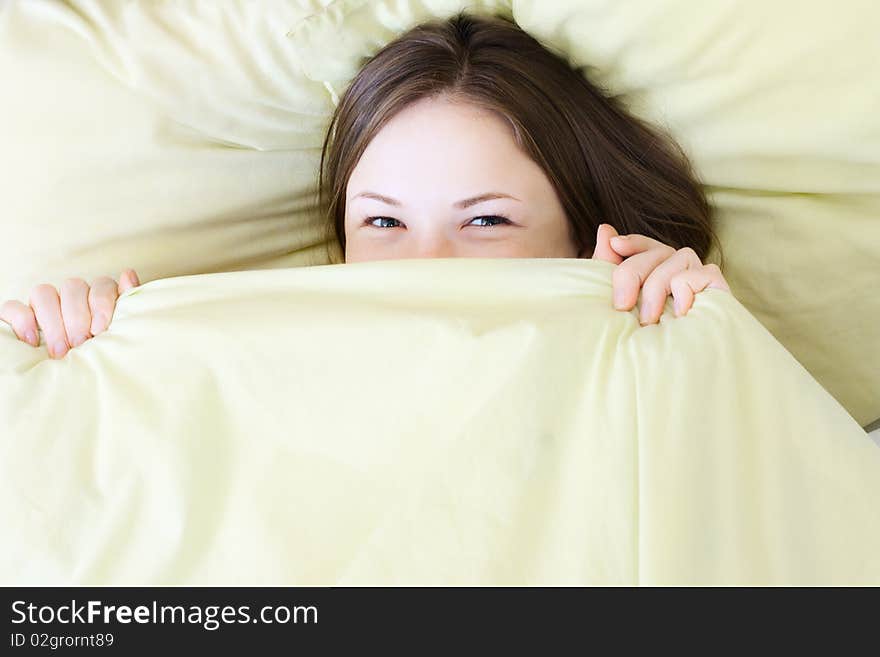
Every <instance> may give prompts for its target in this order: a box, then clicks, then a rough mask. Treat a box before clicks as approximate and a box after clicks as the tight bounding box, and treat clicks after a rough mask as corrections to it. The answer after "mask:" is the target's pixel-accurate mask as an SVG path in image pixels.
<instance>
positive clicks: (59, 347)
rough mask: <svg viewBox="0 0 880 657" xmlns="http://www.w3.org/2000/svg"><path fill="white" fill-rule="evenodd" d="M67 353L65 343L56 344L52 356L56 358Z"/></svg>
mask: <svg viewBox="0 0 880 657" xmlns="http://www.w3.org/2000/svg"><path fill="white" fill-rule="evenodd" d="M66 353H67V343H66V342H60V341H59V342H56V343H55V349H54V350H53V352H52V355H53V356H55V357H56V358H57V357H59V356H63V355H64V354H66Z"/></svg>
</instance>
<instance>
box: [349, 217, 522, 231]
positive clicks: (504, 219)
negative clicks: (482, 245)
mask: <svg viewBox="0 0 880 657" xmlns="http://www.w3.org/2000/svg"><path fill="white" fill-rule="evenodd" d="M483 219H486V220H489V221H491V222H492V223H483V224H481V225H478V227H480V228H489V227H491V226H498V225H501V224H509V223H510V220H509V219H508V218H507V217H503V216H501V215H497V214H490V215H483V216H480V217H474V218H473V219H471V221H470V222H469V224H468V225H471V224H473V222H474V221H481V220H483ZM376 221H380V222H384V221H394V222H396V224H400V222H399V221H398V220H397V219H394V218H393V217H367V218H366V219H365V220H364V223H365V224H367V225H368V226H373V227H374V228H396V227H397V226H396V225H388V224H376V223H374V222H376Z"/></svg>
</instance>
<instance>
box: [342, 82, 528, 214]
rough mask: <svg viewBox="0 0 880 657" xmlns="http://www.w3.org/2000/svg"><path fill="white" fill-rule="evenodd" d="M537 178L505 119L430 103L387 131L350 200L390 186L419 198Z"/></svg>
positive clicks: (355, 176)
mask: <svg viewBox="0 0 880 657" xmlns="http://www.w3.org/2000/svg"><path fill="white" fill-rule="evenodd" d="M535 176H543V172H542V171H541V170H540V168H539V167H538V166H537V165H536V164H535V163H534V162H533V161H532V160H531V159H530V158H529V157H528V156H526V155H525V154H524V153H523V152H522V151H521V150H520V149H519V147H518V146H517V144H516V142H515V140H514V135H513V130H512V129H511V127H510V125H509V123H508V122H507V121H506V120H504V119H503V118H502V117H501V116H499V115H498V114H496V113H495V112H491V111H488V110H485V109H483V108H480V107H477V106H475V105H472V104H467V103H462V102H459V101H456V102H449V101H444V100H434V99H431V100H423V101H419V102H418V103H415V104H413V105H411V106H409V107H407V108H405V109H404V110H402V111H401V112H399V113H398V114H397V115H395V116H394V117H393V118H392V119H391V120H390V121H389V122H388V123H387V124H386V125H385V126H383V128H382V130H380V131H379V133H378V134H377V135H376V136H375V137H374V139H373V140H372V141H371V142H370V144H368V145H367V148H366V150H365V151H364V154H363V155H362V157H361V159H360V161H359V162H358V164H357V166H356V167H355V169H354V171H353V173H352V175H351V178H350V179H349V184H348V197H349V198H351V197H352V196H354V195H355V194H358V193H359V192H360V191H363V190H364V189H371V190H372V187H375V186H379V185H380V184H388V183H392V184H394V185H395V187H403V188H406V189H411V190H419V191H420V193H423V192H424V191H427V190H426V189H422V188H433V189H436V188H437V187H441V186H448V187H452V188H455V189H457V190H461V189H462V188H480V189H482V188H483V187H486V186H496V187H497V186H499V185H502V186H503V185H510V186H518V187H522V186H523V185H526V184H527V183H528V179H530V178H534V177H535ZM372 191H379V190H372ZM380 193H381V191H380ZM476 193H481V192H480V191H478V192H476Z"/></svg>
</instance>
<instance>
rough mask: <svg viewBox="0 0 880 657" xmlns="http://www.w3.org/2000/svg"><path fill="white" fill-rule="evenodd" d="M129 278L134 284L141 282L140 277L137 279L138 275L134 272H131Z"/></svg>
mask: <svg viewBox="0 0 880 657" xmlns="http://www.w3.org/2000/svg"><path fill="white" fill-rule="evenodd" d="M131 280H132V281H133V282H134V284H135V286H138V285H140V284H141V282H140V279H138V275H137V274H136V273H134V272H131Z"/></svg>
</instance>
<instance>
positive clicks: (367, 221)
mask: <svg viewBox="0 0 880 657" xmlns="http://www.w3.org/2000/svg"><path fill="white" fill-rule="evenodd" d="M377 219H378V220H379V221H397V219H393V218H391V217H367V220H366V221H365V222H364V223H366V224H367V225H369V226H373V227H374V228H394V226H377V225H376V224H374V223H373V222H374V221H376V220H377ZM398 223H400V222H398Z"/></svg>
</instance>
